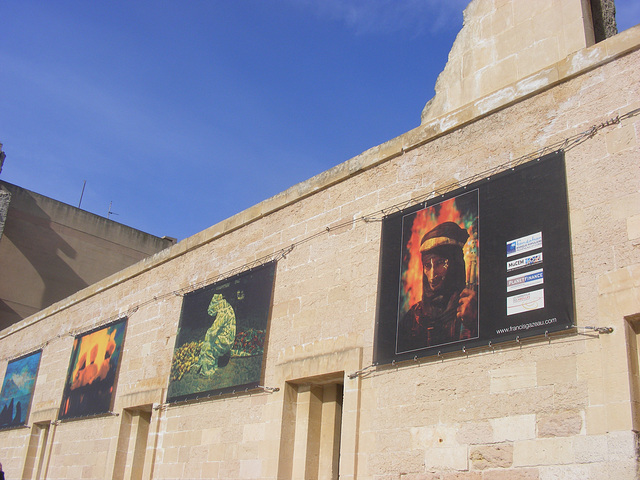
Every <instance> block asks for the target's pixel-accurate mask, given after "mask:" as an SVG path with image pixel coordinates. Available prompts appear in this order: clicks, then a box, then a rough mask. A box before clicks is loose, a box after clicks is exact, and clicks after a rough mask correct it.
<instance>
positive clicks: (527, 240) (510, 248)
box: [507, 232, 542, 257]
mask: <svg viewBox="0 0 640 480" xmlns="http://www.w3.org/2000/svg"><path fill="white" fill-rule="evenodd" d="M536 248H542V232H538V233H532V234H531V235H527V236H526V237H520V238H516V239H515V240H510V241H508V242H507V257H511V256H513V255H518V254H520V253H524V252H530V251H531V250H535V249H536Z"/></svg>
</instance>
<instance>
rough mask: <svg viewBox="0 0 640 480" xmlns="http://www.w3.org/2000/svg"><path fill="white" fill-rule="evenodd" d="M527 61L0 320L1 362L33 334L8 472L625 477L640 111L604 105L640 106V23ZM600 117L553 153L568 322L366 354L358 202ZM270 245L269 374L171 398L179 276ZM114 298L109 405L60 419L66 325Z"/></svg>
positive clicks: (633, 446)
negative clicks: (465, 98)
mask: <svg viewBox="0 0 640 480" xmlns="http://www.w3.org/2000/svg"><path fill="white" fill-rule="evenodd" d="M569 66H572V67H571V68H569ZM533 75H535V76H536V77H535V78H536V79H537V80H538V81H539V82H540V85H543V87H541V88H539V89H537V90H530V91H529V94H528V95H527V96H524V97H508V96H504V97H501V98H502V99H501V100H500V101H497V100H493V103H492V104H491V106H490V107H488V106H487V107H486V109H485V110H483V111H482V112H481V113H479V111H478V110H477V106H476V105H473V104H472V105H468V106H464V107H462V108H461V109H459V110H458V111H456V112H454V113H453V114H451V115H449V116H448V117H447V118H446V119H441V120H440V121H438V122H434V123H429V124H425V125H423V126H421V127H419V128H417V129H415V130H412V131H410V132H407V133H406V134H404V135H402V136H400V137H398V138H396V139H394V140H392V141H390V142H387V143H385V144H383V145H380V146H378V147H375V148H373V149H371V150H369V151H367V152H364V153H363V154H362V155H360V156H358V157H355V158H354V159H351V160H349V161H348V162H346V163H344V164H341V165H339V166H337V167H335V168H334V169H332V170H330V171H328V172H325V173H324V174H321V175H319V176H317V177H315V178H313V179H311V180H309V181H308V182H305V183H302V184H300V185H296V186H294V187H292V188H291V189H289V190H287V191H286V192H283V193H282V194H280V195H278V196H276V197H274V198H272V199H269V200H267V201H266V202H263V203H262V204H259V205H256V206H255V207H253V208H251V209H249V210H247V211H245V212H242V213H240V214H238V215H237V216H235V217H232V218H230V219H228V220H227V221H225V222H222V223H220V224H218V225H215V226H213V227H211V228H210V229H208V230H205V231H204V232H201V233H199V234H197V235H195V236H194V237H191V238H189V239H187V240H185V241H183V242H180V243H178V244H177V245H175V246H173V247H171V248H170V249H167V250H164V251H162V252H160V253H158V254H156V255H155V256H153V257H151V258H148V259H145V260H143V261H141V262H139V263H138V264H136V265H134V266H132V267H129V268H127V269H125V270H123V271H121V272H119V273H117V274H115V275H113V276H111V277H109V278H107V279H105V280H103V281H101V282H99V283H97V284H94V285H92V286H90V287H89V288H87V289H85V290H82V291H81V292H79V293H77V294H75V295H73V296H71V297H69V298H67V299H66V300H64V301H62V302H59V303H58V304H55V305H53V306H52V307H49V308H48V309H45V310H43V311H42V312H39V313H38V314H36V315H33V316H31V317H29V318H27V319H25V320H23V321H22V322H20V323H18V324H16V325H13V326H12V327H10V328H8V329H5V330H3V331H1V332H0V375H3V374H4V372H5V371H6V365H7V363H8V361H9V360H10V359H12V358H15V357H17V356H19V355H21V354H24V353H27V352H30V351H33V350H35V349H36V348H42V349H43V352H42V360H41V366H40V371H39V374H38V379H37V383H36V386H35V393H34V399H33V405H32V407H31V415H30V417H29V421H28V426H27V427H26V428H20V429H13V430H4V431H0V459H1V461H2V463H3V466H4V468H5V470H6V472H7V477H8V478H50V479H72V478H73V479H76V478H95V479H111V478H117V479H120V478H144V479H151V478H153V479H177V478H209V479H258V478H262V479H287V478H336V476H337V475H338V472H339V476H340V478H344V479H348V478H353V479H377V480H381V479H398V480H399V479H402V480H417V479H422V480H424V479H434V480H435V479H439V480H440V479H443V480H453V479H457V480H460V479H464V480H499V479H507V478H508V479H527V480H528V479H539V480H551V479H557V478H569V479H572V478H576V479H578V478H579V479H602V478H617V479H619V480H623V479H625V480H626V479H634V478H637V476H638V458H637V444H638V438H637V434H636V432H637V431H638V430H640V429H639V428H638V427H639V425H638V422H639V419H638V413H639V412H640V411H639V410H638V408H637V407H638V405H637V403H638V395H639V392H640V391H639V387H640V385H639V384H640V381H639V378H640V374H639V370H640V369H639V368H638V363H639V362H638V350H639V349H638V344H637V335H638V332H639V331H640V326H639V321H640V315H639V313H640V250H639V240H638V239H639V238H640V226H639V224H640V220H639V219H640V171H639V169H640V167H639V166H640V163H639V162H638V160H639V158H640V115H637V112H636V114H635V115H629V116H625V117H624V118H623V119H622V120H620V121H619V122H616V121H612V119H615V118H616V117H617V116H619V115H624V114H626V113H628V112H634V111H635V110H637V109H638V108H640V102H639V100H638V98H640V97H639V93H640V27H636V28H635V29H632V30H629V31H627V32H625V34H622V35H619V36H617V37H613V38H611V39H608V40H606V41H604V42H602V43H600V44H598V45H596V46H593V47H590V48H588V49H585V50H580V51H579V52H578V53H577V54H576V56H575V57H571V56H570V57H568V58H567V59H563V60H562V61H560V62H557V63H556V64H554V65H553V66H552V68H550V69H549V70H545V71H544V72H542V73H540V72H535V73H534V74H533ZM519 81H526V78H525V79H524V80H519ZM505 88H507V89H510V90H509V91H516V90H517V87H516V86H514V85H508V86H507V87H505ZM500 102H503V103H500ZM445 120H446V121H445ZM605 124H606V126H605ZM593 126H601V128H599V129H596V130H592V132H593V135H592V136H591V137H590V138H585V139H584V142H582V143H579V144H575V145H574V144H571V147H572V148H570V149H567V151H566V155H565V158H566V166H567V188H568V199H569V210H570V214H569V216H570V229H571V248H572V261H573V278H574V290H575V309H576V323H577V327H578V328H577V329H576V331H575V332H574V333H572V334H570V335H566V336H562V337H554V338H551V339H544V338H542V339H538V340H529V341H526V342H522V343H521V344H503V345H496V346H495V348H493V349H490V348H486V349H484V350H482V349H481V350H479V351H472V352H466V353H465V354H462V353H459V354H451V355H447V356H445V357H444V358H432V359H422V360H420V361H415V362H414V361H410V362H406V363H402V364H398V365H387V366H371V363H372V358H373V348H374V341H375V338H374V326H375V316H376V302H377V288H378V264H379V252H380V223H379V222H377V221H364V220H362V218H363V216H371V217H370V219H371V218H372V217H376V213H377V212H380V211H381V210H383V209H389V208H392V207H393V206H395V205H398V204H400V203H402V202H410V201H411V200H412V199H415V198H417V197H419V196H423V195H425V194H427V193H429V192H431V191H433V190H434V189H436V188H439V187H442V186H444V185H449V184H451V183H455V182H462V181H464V179H466V178H469V177H471V176H473V175H475V174H481V173H482V172H486V171H487V170H489V169H490V168H493V167H495V166H497V165H502V164H505V163H506V162H509V161H511V160H515V159H517V158H520V157H521V156H523V155H527V154H529V153H531V152H535V151H537V150H539V149H541V148H544V147H546V146H549V145H554V144H557V143H558V142H562V141H563V140H565V139H567V138H572V137H574V136H576V135H578V134H580V133H581V132H585V131H589V130H590V129H591V127H593ZM567 145H569V144H567ZM292 245H294V248H293V249H290V247H291V246H292ZM289 250H290V251H289ZM280 251H288V253H287V254H286V255H285V256H284V257H282V256H280V257H279V260H278V262H277V268H276V277H275V287H274V298H273V307H272V312H271V319H270V327H269V331H268V337H267V338H268V341H267V347H266V351H265V360H264V373H263V385H264V386H265V387H269V388H267V389H256V390H252V391H248V392H237V393H233V394H227V395H221V396H216V397H213V398H208V399H200V400H193V401H189V402H184V403H179V404H166V403H165V398H166V389H167V384H168V379H169V372H170V363H171V357H172V353H173V347H174V344H175V340H176V332H177V328H178V322H179V318H180V308H181V302H182V297H181V296H180V295H179V294H176V293H179V292H180V291H181V290H182V289H185V288H188V287H189V286H193V285H196V284H199V282H205V281H207V279H212V278H214V277H216V276H217V275H219V274H224V273H225V272H230V271H232V270H234V269H236V268H239V267H242V266H243V265H245V264H248V263H250V262H252V261H254V260H256V259H260V258H263V257H265V256H266V257H269V256H270V255H273V254H276V253H277V252H280ZM120 316H128V326H127V333H126V338H125V341H124V349H123V353H122V359H121V367H120V374H119V378H118V382H117V387H116V392H115V403H114V407H113V410H112V411H113V414H112V415H107V416H102V417H96V418H87V419H78V420H74V421H63V422H58V421H57V410H58V408H59V406H60V401H61V396H62V390H63V384H64V380H65V376H66V373H67V367H68V365H69V355H70V352H71V348H72V343H73V338H74V336H75V335H76V334H78V333H82V332H86V331H88V330H90V329H92V328H94V327H96V326H98V325H101V324H103V323H105V322H107V321H109V320H110V319H115V318H119V317H120ZM593 326H603V327H612V328H613V331H612V332H611V333H608V334H606V333H602V334H600V333H598V332H597V331H594V330H592V329H589V328H587V327H593ZM359 371H361V372H362V373H361V374H357V372H359ZM339 392H342V398H338V399H337V398H336V397H339V396H340V395H339ZM331 395H333V396H331ZM338 410H339V411H340V412H339V414H338V413H337V411H338ZM336 431H339V433H338V434H336V433H335V432H336ZM335 435H337V436H338V439H339V442H337V443H338V445H339V459H338V460H332V459H334V458H335V457H334V456H332V453H331V452H328V451H327V446H329V447H331V445H333V446H335V444H336V442H335V441H334V440H335ZM332 436H333V437H334V438H331V437H332ZM334 467H336V468H337V471H336V470H334Z"/></svg>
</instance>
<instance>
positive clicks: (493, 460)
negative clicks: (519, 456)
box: [469, 443, 513, 470]
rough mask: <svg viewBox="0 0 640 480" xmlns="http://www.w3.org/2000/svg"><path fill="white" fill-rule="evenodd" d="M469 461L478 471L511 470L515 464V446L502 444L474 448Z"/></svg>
mask: <svg viewBox="0 0 640 480" xmlns="http://www.w3.org/2000/svg"><path fill="white" fill-rule="evenodd" d="M469 459H470V460H471V464H472V466H473V468H474V469H476V470H485V469H488V468H509V467H511V465H512V464H513V445H512V444H510V443H502V444H492V445H478V446H474V447H472V448H471V452H470V454H469Z"/></svg>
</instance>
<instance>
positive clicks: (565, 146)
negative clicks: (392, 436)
mask: <svg viewBox="0 0 640 480" xmlns="http://www.w3.org/2000/svg"><path fill="white" fill-rule="evenodd" d="M638 115H640V108H636V109H634V110H631V111H629V112H627V113H625V114H623V115H617V116H615V117H613V118H610V119H609V120H607V121H605V122H602V123H600V124H598V125H594V126H592V127H590V128H588V129H587V130H584V131H583V132H580V133H577V134H575V135H572V136H570V137H567V138H565V139H563V140H560V141H557V142H555V143H552V144H550V145H548V146H546V147H543V148H540V149H538V150H535V151H533V152H531V153H528V154H526V155H523V156H521V157H519V158H516V159H514V160H509V161H508V162H504V163H502V164H500V165H497V166H495V167H492V168H490V169H488V170H485V171H483V172H480V173H477V174H475V175H472V176H470V177H468V178H466V179H464V180H461V181H459V182H454V183H450V184H448V185H445V186H443V187H441V188H438V189H436V190H432V191H430V192H428V193H425V194H423V195H420V196H418V197H415V198H412V199H411V200H407V201H405V202H402V203H398V204H395V205H392V206H390V207H387V208H384V209H382V210H378V211H376V212H373V213H371V214H368V215H363V216H361V217H357V218H354V219H351V220H348V221H345V222H343V223H340V224H337V225H333V226H327V227H325V228H324V229H323V230H320V231H318V232H316V233H314V234H311V235H309V236H307V237H304V238H302V239H300V240H298V241H297V242H294V243H292V244H291V245H289V246H287V247H285V248H282V249H280V250H277V251H275V252H273V253H270V254H268V255H265V256H263V257H260V258H257V259H255V260H253V261H251V262H249V263H246V264H244V265H241V266H239V267H237V268H234V269H233V270H228V271H226V272H223V273H219V274H217V275H212V276H210V277H207V278H205V279H204V280H202V281H199V282H196V283H193V284H190V285H188V286H185V287H183V288H181V289H178V290H173V291H171V292H166V293H163V294H160V295H154V296H153V297H151V298H150V299H149V300H146V301H144V302H141V303H138V304H136V305H132V306H131V307H129V309H128V310H127V311H125V312H121V313H117V314H114V315H111V316H110V317H108V318H105V319H103V320H101V321H100V322H97V323H95V324H92V325H91V326H88V327H85V328H82V329H78V330H73V331H69V332H68V333H65V334H59V335H56V336H55V337H52V338H50V339H49V340H47V341H46V342H44V343H42V344H40V345H38V346H37V347H34V348H32V349H30V350H29V352H26V353H20V354H18V355H12V356H11V357H4V358H0V361H11V360H13V359H15V358H19V357H22V356H24V355H26V354H29V353H31V352H35V351H36V350H39V349H41V348H44V347H45V346H47V345H48V344H49V343H50V342H51V341H53V340H56V339H58V338H62V337H66V336H73V337H75V336H76V335H78V334H80V333H83V332H87V331H90V330H93V329H96V328H99V327H101V326H103V325H106V324H108V323H111V322H113V321H115V320H118V319H120V318H123V317H130V316H131V315H132V314H134V313H135V312H137V311H138V310H139V309H140V308H143V307H146V306H148V305H151V304H153V303H155V302H159V301H163V300H165V299H167V298H170V297H173V296H176V295H177V296H184V295H186V294H187V293H189V292H192V291H194V290H197V289H199V288H201V287H204V286H206V285H210V284H212V283H215V282H218V281H221V280H224V279H226V278H230V277H232V276H234V275H237V274H240V273H243V272H246V271H248V270H251V269H252V268H257V267H260V266H262V265H265V264H267V263H269V262H273V261H276V262H277V261H278V260H281V259H284V258H286V256H287V255H288V254H289V253H291V252H292V251H293V250H294V249H295V248H296V247H298V246H300V245H303V244H305V243H307V242H310V241H312V240H314V239H316V238H318V237H321V236H323V235H325V234H327V233H331V232H333V231H336V230H340V229H342V228H346V227H349V226H354V225H356V224H358V223H361V222H364V223H371V222H382V220H383V219H384V217H385V216H387V215H389V214H391V213H395V212H400V211H402V210H404V209H406V208H408V207H411V206H413V205H418V204H420V203H422V202H425V201H427V200H430V199H432V198H435V197H438V196H441V195H444V194H446V193H448V192H451V191H453V190H455V189H457V188H461V187H466V186H468V185H470V184H472V183H474V182H477V181H479V180H482V179H486V178H488V177H491V176H493V175H496V174H498V173H500V172H503V171H505V170H508V169H512V168H515V167H517V166H519V165H522V164H523V163H526V162H528V161H531V160H535V159H536V158H540V157H542V156H544V155H547V154H549V153H553V152H556V151H564V152H568V151H570V150H572V149H573V148H575V147H577V146H579V145H581V144H583V143H585V142H586V141H588V140H590V139H592V138H593V137H595V136H596V135H597V134H598V132H600V131H601V130H604V129H606V128H609V127H612V126H615V125H619V124H621V123H622V122H623V121H625V120H628V119H630V118H633V117H635V116H638ZM584 328H585V329H590V330H595V331H597V332H598V333H608V332H607V331H606V330H607V327H584ZM368 368H370V367H366V368H364V369H363V370H367V369H368Z"/></svg>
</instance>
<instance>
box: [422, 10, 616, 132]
mask: <svg viewBox="0 0 640 480" xmlns="http://www.w3.org/2000/svg"><path fill="white" fill-rule="evenodd" d="M603 38H604V37H603ZM594 43H595V37H594V31H593V22H592V17H591V7H590V2H589V0H563V1H557V0H536V1H535V2H530V1H527V0H514V1H501V0H496V1H483V0H476V1H473V2H471V3H470V4H469V6H468V7H467V9H466V10H465V12H464V28H463V29H462V30H461V31H460V33H459V34H458V36H457V38H456V40H455V42H454V44H453V47H452V48H451V51H450V52H449V61H448V62H447V66H446V67H445V69H444V71H443V72H442V73H441V74H440V76H439V77H438V81H437V82H436V86H435V96H434V97H433V98H432V99H431V100H430V101H429V102H428V103H427V105H426V106H425V108H424V110H423V112H422V123H425V122H428V121H430V120H433V119H434V118H437V117H440V116H442V115H444V114H446V113H449V112H451V111H453V110H455V109H457V108H460V107H462V106H464V105H466V104H468V103H471V102H474V101H476V100H478V99H480V98H483V97H485V96H487V95H489V94H491V93H493V92H495V91H497V90H500V89H502V88H504V87H505V86H507V85H509V84H511V83H514V82H515V81H516V80H518V79H521V78H524V77H527V76H529V75H531V74H533V73H534V72H537V71H539V70H542V69H543V68H545V67H548V66H549V65H553V64H554V63H556V62H558V61H559V60H562V59H563V58H565V57H566V56H567V55H570V54H572V53H574V52H576V51H578V50H581V49H583V48H585V47H589V46H591V45H593V44H594Z"/></svg>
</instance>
